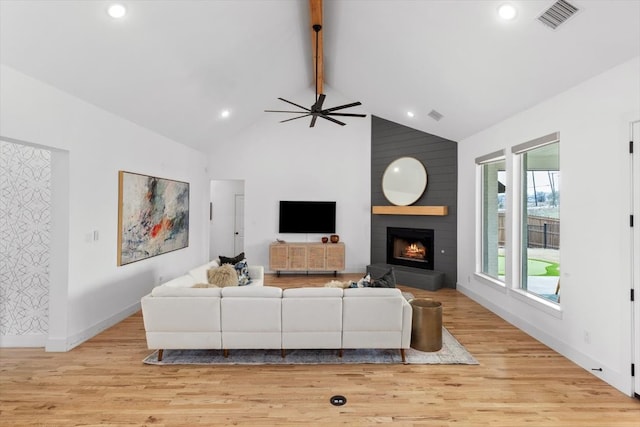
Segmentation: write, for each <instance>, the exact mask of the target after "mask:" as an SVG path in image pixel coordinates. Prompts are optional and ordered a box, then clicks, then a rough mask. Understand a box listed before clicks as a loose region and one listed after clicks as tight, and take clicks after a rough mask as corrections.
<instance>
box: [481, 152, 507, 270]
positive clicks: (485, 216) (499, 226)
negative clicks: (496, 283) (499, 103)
mask: <svg viewBox="0 0 640 427" xmlns="http://www.w3.org/2000/svg"><path fill="white" fill-rule="evenodd" d="M476 163H477V164H478V166H479V168H480V176H481V212H482V215H481V217H482V220H481V221H482V226H481V228H482V237H481V248H482V249H481V252H480V273H482V274H485V275H487V276H489V277H492V278H494V279H497V280H500V281H504V278H505V272H504V271H505V258H504V256H505V254H504V242H505V232H504V230H505V227H504V224H505V208H506V200H505V197H506V194H505V193H506V192H505V189H506V163H505V159H504V152H503V151H499V152H496V153H492V154H490V155H487V156H484V157H480V158H478V159H476Z"/></svg>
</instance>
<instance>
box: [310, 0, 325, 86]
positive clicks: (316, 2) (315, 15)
mask: <svg viewBox="0 0 640 427" xmlns="http://www.w3.org/2000/svg"><path fill="white" fill-rule="evenodd" d="M309 9H310V11H311V24H310V25H309V29H310V31H311V52H312V56H313V73H314V77H315V72H316V69H317V70H318V77H317V85H318V86H317V90H318V93H319V94H320V93H324V90H323V87H324V85H323V81H324V61H323V57H324V56H323V49H322V45H323V43H322V34H323V33H324V28H323V29H322V30H320V32H318V55H317V57H318V64H317V68H316V32H315V31H314V30H313V26H314V25H316V24H319V25H323V23H322V0H309Z"/></svg>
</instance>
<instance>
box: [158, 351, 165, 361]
mask: <svg viewBox="0 0 640 427" xmlns="http://www.w3.org/2000/svg"><path fill="white" fill-rule="evenodd" d="M162 353H164V350H163V349H160V350H158V362H162Z"/></svg>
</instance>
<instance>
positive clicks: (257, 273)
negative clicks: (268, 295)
mask: <svg viewBox="0 0 640 427" xmlns="http://www.w3.org/2000/svg"><path fill="white" fill-rule="evenodd" d="M249 277H251V280H264V266H262V265H251V264H249Z"/></svg>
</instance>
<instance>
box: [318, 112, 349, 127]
mask: <svg viewBox="0 0 640 427" xmlns="http://www.w3.org/2000/svg"><path fill="white" fill-rule="evenodd" d="M320 117H322V118H323V119H325V120H329V121H330V122H333V123H337V124H339V125H340V126H344V125H346V123H342V122H341V121H340V120H336V119H334V118H333V117H329V116H326V115H324V114H321V115H320Z"/></svg>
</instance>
